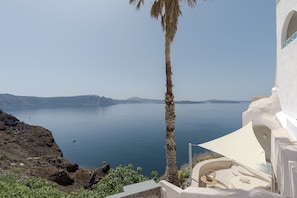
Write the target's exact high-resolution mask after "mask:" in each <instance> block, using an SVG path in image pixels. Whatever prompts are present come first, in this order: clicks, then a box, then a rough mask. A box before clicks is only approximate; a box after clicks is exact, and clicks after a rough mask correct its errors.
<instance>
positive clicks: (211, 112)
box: [9, 102, 249, 176]
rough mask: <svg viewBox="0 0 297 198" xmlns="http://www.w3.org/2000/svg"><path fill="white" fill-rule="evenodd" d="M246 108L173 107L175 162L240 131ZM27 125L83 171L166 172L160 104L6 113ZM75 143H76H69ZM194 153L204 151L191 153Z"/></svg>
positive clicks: (148, 174) (235, 106)
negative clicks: (128, 168)
mask: <svg viewBox="0 0 297 198" xmlns="http://www.w3.org/2000/svg"><path fill="white" fill-rule="evenodd" d="M248 105H249V103H248V102H243V103H234V104H226V103H225V104H211V103H206V104H177V105H176V142H177V161H178V165H179V166H181V165H183V164H184V163H187V162H188V143H189V142H192V143H202V142H205V141H209V140H212V139H214V138H217V137H220V136H223V135H225V134H228V133H230V132H232V131H234V130H236V129H238V128H240V127H241V115H242V112H243V111H245V110H246V109H247V107H248ZM9 113H11V114H13V115H14V116H16V117H17V118H18V119H19V120H21V121H24V122H26V123H28V124H32V125H39V126H43V127H45V128H47V129H49V130H50V131H51V132H52V133H53V135H54V138H55V140H56V142H57V144H58V145H59V147H60V148H61V150H62V152H63V154H64V157H65V158H66V159H68V160H69V161H71V162H75V163H77V164H79V165H80V166H81V167H85V168H96V167H99V166H102V162H104V161H106V162H108V163H109V164H110V165H111V166H112V167H116V166H118V165H121V164H122V165H127V164H129V163H132V164H133V165H134V167H137V166H140V167H142V168H143V174H145V175H147V176H150V173H151V171H154V170H156V171H158V172H159V175H161V174H163V173H164V172H165V121H164V105H163V104H119V105H114V106H108V107H98V108H66V109H35V110H21V111H11V112H9ZM73 139H75V140H76V142H73V141H72V140H73ZM193 152H195V153H201V152H204V150H202V149H200V148H193Z"/></svg>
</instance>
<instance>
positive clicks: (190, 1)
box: [184, 0, 197, 8]
mask: <svg viewBox="0 0 297 198" xmlns="http://www.w3.org/2000/svg"><path fill="white" fill-rule="evenodd" d="M184 1H186V3H187V4H188V6H189V7H191V8H193V7H195V5H196V2H197V0H184Z"/></svg>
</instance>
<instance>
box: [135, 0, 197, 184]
mask: <svg viewBox="0 0 297 198" xmlns="http://www.w3.org/2000/svg"><path fill="white" fill-rule="evenodd" d="M181 1H183V0H155V1H154V3H153V5H152V8H151V17H153V18H156V19H158V18H159V17H160V18H161V27H162V29H163V31H164V32H165V69H166V70H165V72H166V93H165V122H166V172H165V179H166V180H167V181H169V182H170V183H172V184H175V185H178V168H177V163H176V142H175V105H174V95H173V91H172V88H173V85H172V78H171V75H172V71H171V59H170V47H171V43H172V42H173V39H174V36H175V33H176V31H177V24H178V18H179V17H180V16H181V14H182V12H181V9H180V2H181ZM184 1H186V2H187V4H188V5H189V6H190V7H194V6H195V5H196V0H184ZM130 4H133V5H135V6H136V9H140V7H141V5H143V4H144V0H130Z"/></svg>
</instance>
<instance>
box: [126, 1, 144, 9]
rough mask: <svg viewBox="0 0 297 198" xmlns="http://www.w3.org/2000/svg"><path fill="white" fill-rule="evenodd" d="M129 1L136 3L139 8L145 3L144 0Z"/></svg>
mask: <svg viewBox="0 0 297 198" xmlns="http://www.w3.org/2000/svg"><path fill="white" fill-rule="evenodd" d="M129 3H130V4H132V5H136V9H137V10H139V9H140V6H141V5H143V4H144V0H130V1H129Z"/></svg>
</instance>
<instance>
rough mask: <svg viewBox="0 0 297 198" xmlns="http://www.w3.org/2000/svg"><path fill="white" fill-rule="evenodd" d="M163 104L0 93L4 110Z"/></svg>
mask: <svg viewBox="0 0 297 198" xmlns="http://www.w3.org/2000/svg"><path fill="white" fill-rule="evenodd" d="M240 102H247V101H236V100H204V101H190V100H182V101H175V103H176V104H203V103H214V104H216V103H231V104H232V103H240ZM147 103H151V104H163V103H164V100H160V99H145V98H139V97H132V98H129V99H127V100H117V99H112V98H106V97H104V96H96V95H82V96H68V97H34V96H15V95H11V94H0V108H2V109H3V110H5V111H9V110H20V109H29V108H65V107H66V108H67V107H78V108H81V107H99V106H109V105H115V104H147Z"/></svg>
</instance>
